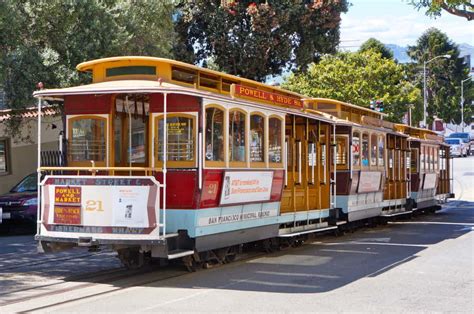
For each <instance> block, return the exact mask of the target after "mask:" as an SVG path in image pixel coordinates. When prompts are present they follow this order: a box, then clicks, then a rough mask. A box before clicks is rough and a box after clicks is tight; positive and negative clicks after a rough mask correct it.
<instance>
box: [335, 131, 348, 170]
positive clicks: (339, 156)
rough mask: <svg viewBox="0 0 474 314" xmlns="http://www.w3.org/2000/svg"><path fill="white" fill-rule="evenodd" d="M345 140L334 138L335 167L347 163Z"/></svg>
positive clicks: (340, 137)
mask: <svg viewBox="0 0 474 314" xmlns="http://www.w3.org/2000/svg"><path fill="white" fill-rule="evenodd" d="M346 142H347V141H346V138H345V137H342V136H338V137H336V165H345V164H346V161H347V151H346Z"/></svg>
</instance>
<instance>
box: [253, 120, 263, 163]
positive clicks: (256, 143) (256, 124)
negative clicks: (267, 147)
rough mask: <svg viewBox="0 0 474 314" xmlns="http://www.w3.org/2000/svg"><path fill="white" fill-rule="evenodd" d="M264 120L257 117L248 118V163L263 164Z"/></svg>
mask: <svg viewBox="0 0 474 314" xmlns="http://www.w3.org/2000/svg"><path fill="white" fill-rule="evenodd" d="M264 121H265V119H264V118H263V117H262V116H259V115H252V116H250V161H252V162H254V161H255V162H263V161H264V159H263V156H264V139H265V137H264V129H265V124H264Z"/></svg>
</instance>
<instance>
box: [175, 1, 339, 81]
mask: <svg viewBox="0 0 474 314" xmlns="http://www.w3.org/2000/svg"><path fill="white" fill-rule="evenodd" d="M178 11H179V14H178V15H177V22H176V32H177V33H178V39H177V42H176V45H175V50H174V51H175V55H176V57H177V58H178V59H180V60H182V61H186V62H190V63H195V64H202V65H204V66H206V62H207V60H209V59H212V60H213V62H214V64H215V65H217V66H218V67H219V69H220V70H221V71H224V72H227V73H230V74H234V75H239V76H242V77H246V78H250V79H254V80H257V81H263V80H264V79H265V78H266V77H267V76H268V75H279V74H281V73H282V71H284V70H285V69H299V70H304V69H305V68H306V67H307V65H308V64H309V63H311V62H313V61H315V60H317V59H318V58H319V57H320V56H321V55H322V54H324V53H334V52H335V51H336V47H337V44H338V42H339V24H340V14H341V12H346V11H347V1H346V0H329V1H322V0H318V1H304V0H299V1H294V0H281V1H270V0H267V1H249V0H241V1H221V0H195V1H181V2H180V3H179V5H178Z"/></svg>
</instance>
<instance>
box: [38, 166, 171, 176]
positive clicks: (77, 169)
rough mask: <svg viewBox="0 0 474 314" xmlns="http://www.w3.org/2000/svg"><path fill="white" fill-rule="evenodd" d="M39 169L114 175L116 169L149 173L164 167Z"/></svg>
mask: <svg viewBox="0 0 474 314" xmlns="http://www.w3.org/2000/svg"><path fill="white" fill-rule="evenodd" d="M38 171H77V172H80V171H88V172H92V173H93V175H95V173H96V172H97V171H109V172H110V171H111V172H112V175H113V174H114V173H115V171H131V172H137V171H143V172H145V175H146V174H148V173H151V172H152V171H158V172H159V171H162V168H151V167H95V166H94V167H69V166H68V167H39V168H38Z"/></svg>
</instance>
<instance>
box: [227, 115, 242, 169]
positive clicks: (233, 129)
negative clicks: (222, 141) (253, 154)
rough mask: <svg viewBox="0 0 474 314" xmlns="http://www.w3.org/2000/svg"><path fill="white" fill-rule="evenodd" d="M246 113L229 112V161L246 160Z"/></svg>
mask: <svg viewBox="0 0 474 314" xmlns="http://www.w3.org/2000/svg"><path fill="white" fill-rule="evenodd" d="M245 160H246V157H245V114H243V113H242V112H240V111H231V112H230V113H229V161H245Z"/></svg>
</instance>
